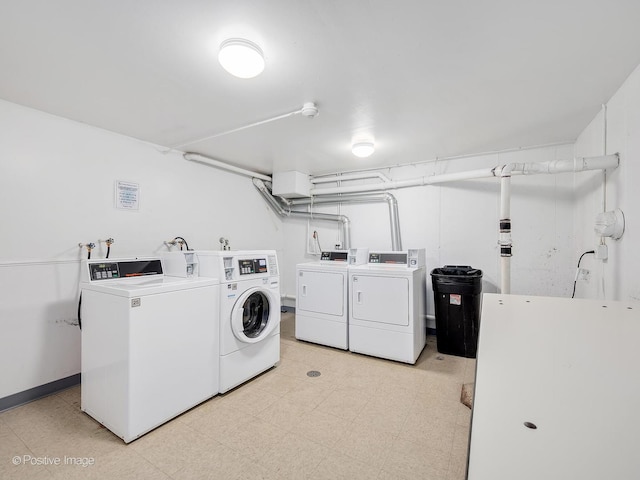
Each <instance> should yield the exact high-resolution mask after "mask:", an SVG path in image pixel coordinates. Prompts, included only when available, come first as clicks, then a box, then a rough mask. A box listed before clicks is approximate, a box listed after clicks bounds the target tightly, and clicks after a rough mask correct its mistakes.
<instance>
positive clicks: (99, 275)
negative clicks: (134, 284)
mask: <svg viewBox="0 0 640 480" xmlns="http://www.w3.org/2000/svg"><path fill="white" fill-rule="evenodd" d="M89 274H90V275H91V280H109V279H111V278H120V271H119V270H118V264H117V263H116V262H113V263H90V264H89Z"/></svg>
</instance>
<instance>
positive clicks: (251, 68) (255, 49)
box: [218, 38, 264, 78]
mask: <svg viewBox="0 0 640 480" xmlns="http://www.w3.org/2000/svg"><path fill="white" fill-rule="evenodd" d="M218 61H219V62H220V65H222V68H224V69H225V70H226V71H227V72H229V73H230V74H231V75H234V76H236V77H239V78H253V77H256V76H258V75H260V74H261V73H262V71H263V70H264V55H263V53H262V49H261V48H260V47H259V46H258V45H256V44H255V43H253V42H251V41H249V40H245V39H243V38H230V39H228V40H225V41H224V42H222V43H221V44H220V52H219V53H218Z"/></svg>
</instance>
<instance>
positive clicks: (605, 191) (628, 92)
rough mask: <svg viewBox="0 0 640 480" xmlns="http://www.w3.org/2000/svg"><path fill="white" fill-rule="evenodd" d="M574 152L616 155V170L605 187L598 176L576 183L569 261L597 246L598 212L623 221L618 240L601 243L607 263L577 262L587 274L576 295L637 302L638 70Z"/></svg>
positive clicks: (639, 289)
mask: <svg viewBox="0 0 640 480" xmlns="http://www.w3.org/2000/svg"><path fill="white" fill-rule="evenodd" d="M605 132H606V135H605ZM575 151H576V155H579V156H590V155H602V154H603V153H605V152H606V153H607V154H609V153H616V152H617V153H619V154H620V166H619V167H618V168H617V169H616V170H614V171H612V172H609V173H608V174H607V179H606V184H605V182H604V180H603V175H602V174H597V173H593V174H590V175H588V176H586V177H580V178H579V179H578V178H576V216H575V222H576V223H575V230H576V250H575V252H574V256H575V258H576V260H575V261H577V259H578V256H579V255H580V254H581V253H582V252H584V251H587V250H592V249H593V248H594V246H595V245H596V243H598V242H599V239H598V238H597V237H596V235H595V233H594V231H593V224H594V219H595V215H596V214H597V213H598V212H602V211H603V210H605V209H606V210H607V211H608V210H613V209H615V208H620V209H622V210H623V212H624V214H625V219H626V231H625V233H624V236H623V237H622V238H621V239H620V240H612V239H607V240H606V243H607V245H608V251H609V258H608V259H607V260H605V261H598V260H595V259H594V257H593V256H592V255H588V256H586V257H585V259H584V260H583V264H582V266H583V267H585V268H587V269H589V270H590V272H591V274H590V276H589V279H588V281H581V282H579V284H578V288H577V294H576V296H581V297H582V296H583V297H591V298H606V299H612V300H624V301H627V300H631V301H640V275H639V274H638V272H639V271H640V255H639V254H638V245H639V244H640V229H639V228H638V225H640V208H639V206H640V188H639V182H640V67H638V68H636V70H635V71H634V72H633V73H632V74H631V75H630V76H629V78H628V79H627V80H626V81H625V83H624V84H623V85H622V86H621V87H620V89H619V90H618V91H617V92H616V93H615V94H614V96H613V97H612V98H611V100H609V102H608V103H607V105H606V111H605V110H604V109H603V111H601V112H600V113H599V114H598V115H597V116H596V117H595V118H594V120H593V121H592V122H591V124H589V126H588V127H587V128H586V129H585V130H584V131H583V132H582V134H581V135H580V136H579V138H578V140H577V141H576V144H575ZM605 185H606V186H605Z"/></svg>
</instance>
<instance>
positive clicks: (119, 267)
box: [88, 259, 163, 282]
mask: <svg viewBox="0 0 640 480" xmlns="http://www.w3.org/2000/svg"><path fill="white" fill-rule="evenodd" d="M88 267H89V280H90V281H91V282H95V281H101V280H112V279H117V278H132V277H143V276H149V275H162V273H163V272H162V262H161V261H160V259H153V260H122V261H113V262H109V261H104V260H100V261H96V262H90V263H88Z"/></svg>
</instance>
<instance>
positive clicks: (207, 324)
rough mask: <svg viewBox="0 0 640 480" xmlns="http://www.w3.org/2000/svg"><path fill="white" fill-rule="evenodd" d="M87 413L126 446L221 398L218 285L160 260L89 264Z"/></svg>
mask: <svg viewBox="0 0 640 480" xmlns="http://www.w3.org/2000/svg"><path fill="white" fill-rule="evenodd" d="M81 275H82V277H81V283H80V288H81V294H82V297H81V298H82V304H81V309H80V312H79V313H80V314H81V315H80V319H81V329H82V330H81V337H82V340H81V341H82V355H81V362H82V363H81V372H82V382H81V410H82V411H84V412H86V413H87V414H89V415H90V416H92V417H93V418H95V419H96V420H97V421H98V422H100V423H101V424H103V425H104V426H105V427H107V428H108V429H109V430H111V431H112V432H113V433H115V434H116V435H118V436H119V437H121V438H122V439H123V440H124V441H125V442H126V443H129V442H131V441H132V440H135V439H136V438H138V437H139V436H141V435H143V434H144V433H146V432H148V431H150V430H152V429H154V428H156V427H157V426H159V425H161V424H163V423H165V422H167V421H168V420H170V419H172V418H174V417H176V416H177V415H179V414H181V413H182V412H184V411H186V410H188V409H190V408H192V407H194V406H195V405H198V404H199V403H201V402H203V401H205V400H207V399H208V398H210V397H212V396H214V395H216V394H217V393H218V383H219V382H218V374H219V369H218V362H219V355H218V348H219V343H218V335H219V331H218V330H219V329H218V324H217V311H218V302H219V295H220V293H219V288H220V287H219V285H218V283H219V281H218V280H217V279H215V278H213V279H212V278H197V277H193V278H176V277H167V276H165V275H164V273H163V265H162V262H161V260H160V259H159V258H135V259H99V260H88V261H85V262H84V263H83V266H82V273H81Z"/></svg>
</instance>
